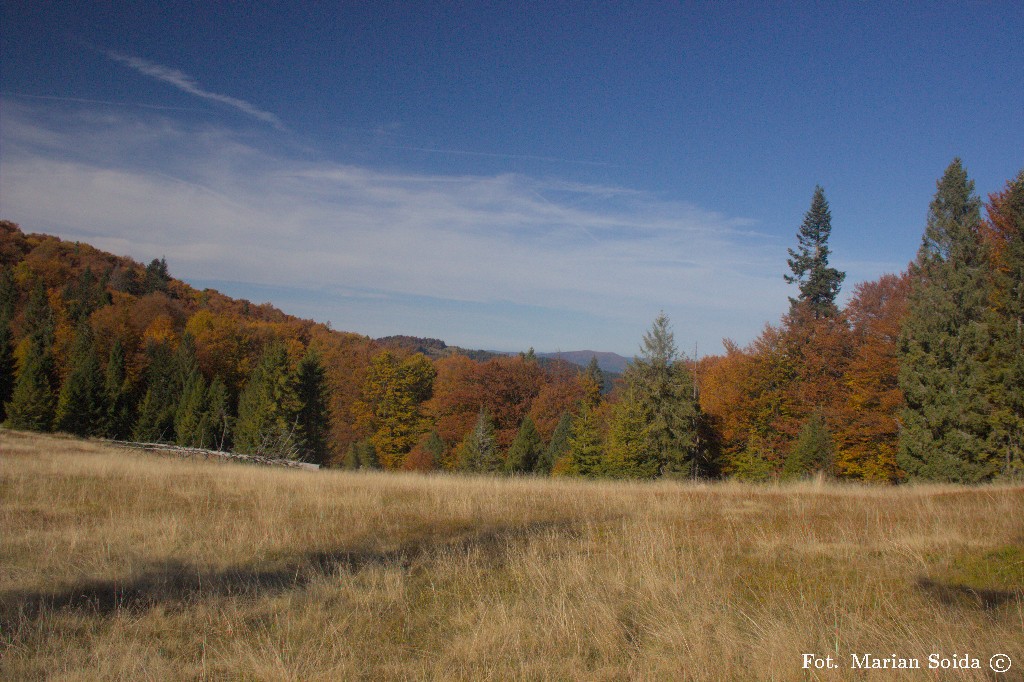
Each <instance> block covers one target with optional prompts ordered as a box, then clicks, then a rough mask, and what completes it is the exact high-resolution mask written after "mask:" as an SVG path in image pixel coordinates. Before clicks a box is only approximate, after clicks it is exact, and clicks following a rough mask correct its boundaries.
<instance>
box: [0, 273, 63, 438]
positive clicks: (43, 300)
mask: <svg viewBox="0 0 1024 682" xmlns="http://www.w3.org/2000/svg"><path fill="white" fill-rule="evenodd" d="M25 331H26V335H27V336H28V339H29V343H28V351H27V352H26V354H25V357H24V359H23V360H22V363H21V367H20V368H19V370H18V378H17V380H16V381H15V383H14V390H13V391H12V392H11V399H10V402H8V403H7V404H6V406H5V412H6V414H7V425H8V426H10V427H11V428H14V429H28V430H31V431H49V430H50V429H51V428H53V418H54V410H55V408H56V403H57V398H56V394H55V390H54V384H55V382H54V371H55V370H54V362H53V357H52V356H51V353H50V349H51V347H52V345H53V333H54V319H53V310H52V309H51V308H50V302H49V299H48V297H47V293H46V287H45V286H43V283H42V282H41V281H40V282H37V283H36V286H35V288H34V289H33V290H32V294H31V295H30V296H29V300H28V305H27V306H26V309H25Z"/></svg>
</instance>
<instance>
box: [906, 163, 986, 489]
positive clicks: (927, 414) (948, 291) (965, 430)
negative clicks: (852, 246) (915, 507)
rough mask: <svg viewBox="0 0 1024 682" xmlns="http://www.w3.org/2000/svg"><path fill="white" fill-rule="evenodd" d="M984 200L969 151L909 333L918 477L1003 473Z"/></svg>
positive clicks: (943, 191) (920, 278) (945, 199)
mask: <svg viewBox="0 0 1024 682" xmlns="http://www.w3.org/2000/svg"><path fill="white" fill-rule="evenodd" d="M980 209H981V201H980V200H979V199H978V197H977V196H976V195H975V194H974V182H973V181H971V180H968V177H967V172H966V171H965V170H964V168H963V166H962V165H961V163H960V160H959V159H955V160H954V161H953V163H951V164H950V165H949V167H948V168H947V169H946V172H945V174H944V175H943V176H942V178H941V179H940V180H939V181H938V187H937V191H936V194H935V198H934V199H933V200H932V203H931V206H930V208H929V211H928V221H927V225H926V228H925V232H924V237H923V239H922V243H921V248H920V249H919V250H918V253H917V258H916V260H915V261H914V263H912V265H911V276H912V279H913V285H912V290H911V293H910V299H909V309H908V314H907V317H906V319H905V321H904V323H903V330H902V335H901V338H900V375H899V379H900V388H901V389H902V390H903V393H904V396H905V398H906V409H904V410H903V413H902V422H903V424H902V426H903V428H902V430H901V432H900V442H899V451H898V455H897V460H898V462H899V464H900V466H901V467H902V468H903V470H904V471H906V472H907V473H908V474H909V475H910V476H911V477H914V478H920V479H927V480H935V481H951V482H963V483H974V482H978V481H983V480H987V479H989V478H991V477H992V476H994V475H995V474H996V473H997V471H998V469H999V460H998V455H997V453H996V452H995V448H993V447H992V443H991V441H990V435H991V424H990V422H989V420H988V414H989V413H990V411H991V404H990V403H989V401H988V399H987V398H986V395H985V393H986V391H985V382H984V379H983V378H984V376H985V372H984V366H983V364H984V363H983V360H984V357H985V356H986V355H987V353H988V349H987V346H988V344H989V339H988V332H987V330H986V329H985V325H984V323H983V318H984V315H985V311H986V307H987V300H988V297H989V284H990V278H989V277H988V273H987V265H986V264H987V259H988V257H987V253H986V250H985V248H984V247H983V244H982V241H981V239H980V235H979V226H980V222H981V212H980Z"/></svg>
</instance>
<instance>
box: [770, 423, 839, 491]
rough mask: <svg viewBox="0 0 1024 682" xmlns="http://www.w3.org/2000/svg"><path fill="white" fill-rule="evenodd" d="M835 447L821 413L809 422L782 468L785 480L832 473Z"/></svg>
mask: <svg viewBox="0 0 1024 682" xmlns="http://www.w3.org/2000/svg"><path fill="white" fill-rule="evenodd" d="M834 450H835V446H834V444H833V441H832V434H831V433H829V431H828V428H827V427H826V426H825V420H824V419H823V418H822V416H821V413H820V412H815V413H814V414H812V415H811V418H810V419H808V420H807V423H806V424H804V426H803V428H801V429H800V435H798V436H797V439H796V442H795V443H794V444H793V448H792V450H790V452H789V456H788V457H786V462H785V464H784V465H783V467H782V475H783V477H784V478H791V479H792V478H802V477H804V476H807V475H809V474H813V473H818V472H820V473H824V474H831V473H832V462H833V452H834Z"/></svg>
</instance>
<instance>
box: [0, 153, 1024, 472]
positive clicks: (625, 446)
mask: <svg viewBox="0 0 1024 682" xmlns="http://www.w3.org/2000/svg"><path fill="white" fill-rule="evenodd" d="M922 209H924V207H922ZM796 218H798V217H796ZM831 221H832V216H831V212H830V208H829V204H828V200H827V197H826V194H825V191H824V190H823V189H822V188H821V187H818V188H816V189H815V191H814V193H813V196H812V198H811V203H810V207H809V209H808V211H807V213H806V215H805V216H804V219H803V222H802V224H800V225H799V228H798V230H797V234H796V242H795V244H794V246H793V248H791V249H790V251H789V255H790V258H789V259H788V261H787V262H786V263H780V264H779V266H780V267H779V271H780V276H784V277H785V278H786V281H787V282H789V283H790V284H791V286H792V291H793V296H792V298H791V299H790V308H789V312H788V313H787V314H786V315H785V316H784V317H783V318H782V319H781V320H780V321H779V322H778V324H775V325H768V326H766V327H765V329H764V330H763V332H762V333H761V334H760V336H758V337H757V338H756V339H755V340H754V341H753V342H751V343H750V344H749V345H747V346H745V347H741V346H739V345H737V344H735V343H733V342H731V341H729V340H726V341H725V344H724V345H725V354H724V355H716V356H709V357H703V358H700V359H695V358H690V357H688V356H686V355H685V354H684V353H682V352H681V351H680V350H679V346H678V345H677V342H676V339H675V334H674V331H673V326H672V323H671V321H670V320H668V319H667V318H666V317H665V316H664V315H661V316H659V317H658V318H657V319H655V320H654V321H653V323H652V325H651V327H650V328H649V329H648V330H647V331H646V333H644V334H643V336H642V338H641V339H640V341H641V352H640V354H639V355H638V356H637V357H636V358H634V360H633V361H632V363H631V364H630V365H629V366H628V367H627V369H626V370H625V372H624V373H623V374H622V375H621V376H614V377H612V376H605V375H604V374H603V373H602V371H601V369H600V368H599V367H598V364H597V362H596V361H594V362H591V364H590V365H589V366H588V367H585V368H583V367H578V366H576V365H573V364H570V363H568V362H566V361H563V360H558V359H554V360H552V359H547V358H539V357H537V356H536V355H535V354H534V353H533V351H532V349H531V350H529V351H526V352H523V353H520V354H518V355H498V354H488V353H469V352H463V351H461V349H453V348H448V347H445V346H444V344H443V343H441V344H439V343H434V344H433V345H431V344H430V343H425V342H427V341H428V340H417V339H411V338H407V337H396V338H391V339H380V340H373V339H370V338H367V337H364V336H360V335H357V334H352V333H346V332H342V331H336V330H333V329H331V328H330V326H329V325H324V324H320V323H315V322H312V321H309V320H302V319H297V318H295V317H292V316H289V315H287V314H285V313H283V312H281V311H279V310H278V309H276V308H274V307H273V306H271V305H270V304H260V305H256V304H252V303H250V302H248V301H244V300H236V299H232V298H229V297H227V296H224V295H222V294H220V293H218V292H217V291H214V290H211V289H207V290H203V291H199V290H196V289H195V288H193V287H191V286H189V285H188V284H186V283H184V282H182V281H180V280H177V279H175V278H173V277H172V276H171V274H170V272H169V265H168V263H167V262H166V261H165V260H164V259H162V258H158V259H154V260H153V261H152V262H150V263H149V265H145V266H144V265H142V264H140V263H137V262H135V261H132V260H130V259H128V258H124V257H119V256H115V255H112V254H108V253H104V252H102V251H99V250H97V249H95V248H93V247H91V246H89V245H88V244H84V243H77V242H68V241H62V240H61V239H58V238H56V237H52V236H47V235H41V234H32V233H28V232H25V231H23V229H22V228H21V227H19V226H18V225H15V224H13V223H11V222H6V221H5V222H0V266H2V271H0V419H2V420H5V424H6V426H8V427H9V428H12V429H21V430H34V431H58V432H66V433H71V434H76V435H81V436H90V437H102V438H112V439H118V440H130V441H139V442H167V443H176V444H179V445H183V446H190V447H201V448H207V449H214V450H232V451H236V452H243V453H251V454H264V455H271V456H275V457H285V458H291V459H302V460H305V461H311V462H315V463H318V464H321V465H323V466H328V467H342V468H380V469H385V470H407V471H434V470H443V471H452V472H475V473H495V474H497V473H504V474H510V475H511V474H533V475H541V476H583V477H610V478H633V479H653V478H658V477H677V478H735V479H740V480H748V481H767V480H773V479H779V478H783V479H798V478H804V477H811V476H825V477H832V478H837V479H845V480H854V481H864V482H871V483H897V482H903V481H913V480H929V481H946V482H962V483H976V482H984V481H991V480H998V479H1010V478H1020V477H1021V476H1022V475H1024V171H1022V173H1021V174H1019V175H1018V176H1017V177H1016V178H1014V179H1012V180H1010V181H1009V182H1008V183H1007V184H1006V186H1005V188H1004V189H1003V190H1002V191H1000V192H997V193H994V194H992V195H990V196H989V197H988V198H987V200H985V201H983V200H982V199H981V198H980V197H978V196H977V195H976V193H975V191H974V183H973V181H971V180H970V178H969V176H968V174H967V172H966V171H965V169H964V168H963V166H962V165H961V163H960V161H959V160H954V161H953V163H951V164H950V166H949V167H948V168H947V169H946V170H945V172H944V174H943V175H942V176H941V178H940V179H939V180H938V182H937V187H936V192H935V195H934V198H933V200H932V203H931V205H930V206H929V207H928V212H927V220H926V224H925V225H924V230H923V236H922V241H921V246H920V249H919V251H918V253H917V256H916V258H915V259H914V260H913V261H912V262H911V263H910V264H909V266H908V268H907V270H906V271H905V272H903V273H901V274H898V275H885V276H883V277H881V278H880V279H878V280H876V281H871V282H865V283H860V284H857V285H856V286H855V287H854V288H853V290H852V296H851V297H849V300H848V303H846V304H845V306H840V305H839V303H838V301H839V300H840V293H841V292H842V290H843V284H844V279H845V276H844V273H842V272H840V271H839V270H837V269H836V268H834V267H832V266H831V265H830V262H829V258H830V256H831V253H830V249H829V243H828V242H829V236H830V232H831V229H832V225H831ZM796 222H797V219H794V223H796ZM24 227H26V228H30V227H31V226H24ZM171 265H172V266H173V264H171Z"/></svg>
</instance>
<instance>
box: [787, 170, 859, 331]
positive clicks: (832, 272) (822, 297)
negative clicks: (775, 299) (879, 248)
mask: <svg viewBox="0 0 1024 682" xmlns="http://www.w3.org/2000/svg"><path fill="white" fill-rule="evenodd" d="M831 233H832V213H831V211H829V207H828V201H827V200H826V199H825V190H823V189H822V188H821V186H820V185H819V186H816V187H815V188H814V196H813V197H811V207H810V209H808V211H807V214H806V215H805V216H804V222H803V223H802V224H801V225H800V229H799V230H798V231H797V244H798V246H797V249H796V250H793V249H789V256H790V257H789V260H788V261H787V262H788V263H789V268H790V270H791V271H792V272H793V274H792V275H784V276H783V277H784V278H785V280H786V281H787V282H789V283H790V284H794V283H795V284H798V285H799V286H800V294H799V296H798V297H797V298H795V299H794V298H790V299H789V301H790V304H791V305H792V306H794V307H795V306H797V305H801V304H802V305H806V306H808V308H809V309H810V310H811V313H812V314H813V315H814V318H815V319H820V318H822V317H831V316H833V315H835V314H836V313H837V312H838V308H837V307H836V297H837V296H838V295H839V288H840V287H841V286H842V284H843V280H844V279H845V278H846V273H843V272H840V271H839V270H836V269H835V268H830V267H829V266H828V257H829V247H828V238H829V235H830V234H831Z"/></svg>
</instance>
